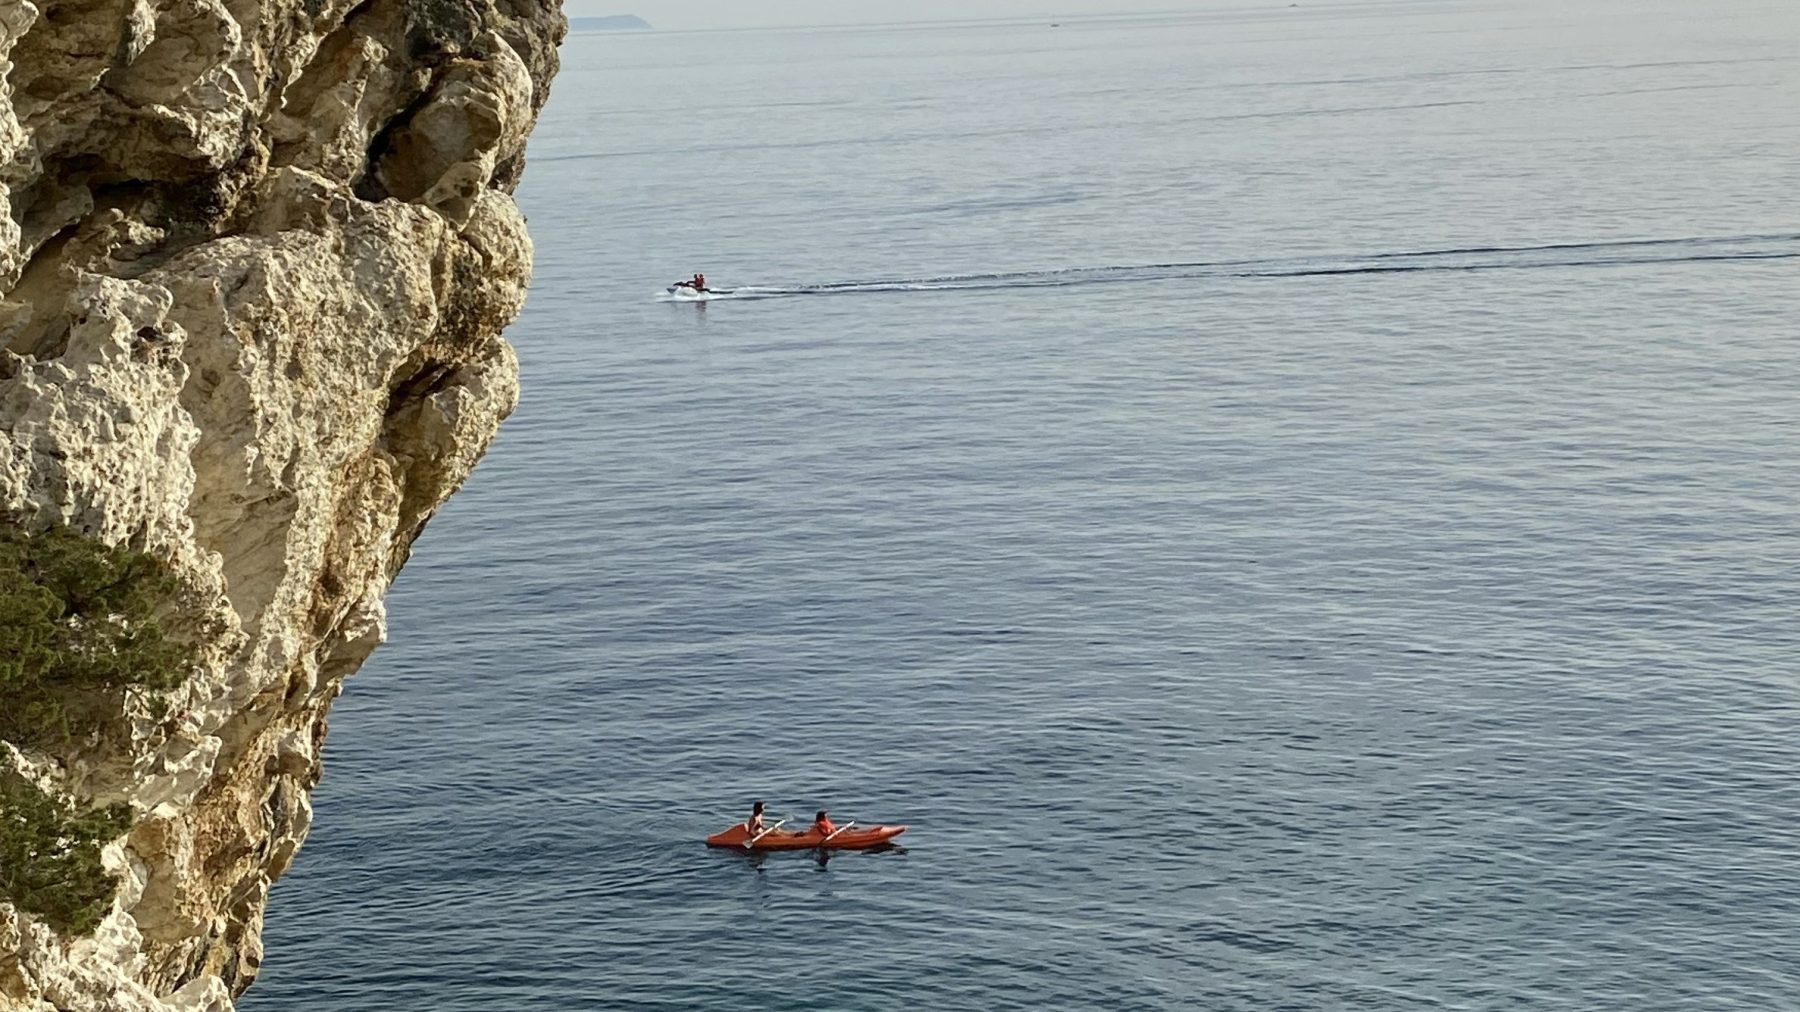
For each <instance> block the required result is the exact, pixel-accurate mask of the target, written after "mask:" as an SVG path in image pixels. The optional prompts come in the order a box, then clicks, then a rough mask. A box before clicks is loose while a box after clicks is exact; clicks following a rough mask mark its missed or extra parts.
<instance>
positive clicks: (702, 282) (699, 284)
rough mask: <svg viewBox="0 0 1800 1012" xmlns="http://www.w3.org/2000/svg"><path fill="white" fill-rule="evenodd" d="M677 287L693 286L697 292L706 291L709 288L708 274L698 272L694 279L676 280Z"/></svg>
mask: <svg viewBox="0 0 1800 1012" xmlns="http://www.w3.org/2000/svg"><path fill="white" fill-rule="evenodd" d="M675 287H676V288H692V289H693V290H694V291H696V292H704V291H706V290H707V288H706V275H704V274H699V273H696V274H695V275H694V279H693V280H692V281H677V282H675Z"/></svg>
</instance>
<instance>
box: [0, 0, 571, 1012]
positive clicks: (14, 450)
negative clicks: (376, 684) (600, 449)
mask: <svg viewBox="0 0 1800 1012" xmlns="http://www.w3.org/2000/svg"><path fill="white" fill-rule="evenodd" d="M557 3H558V0H361V2H356V0H30V2H27V0H0V211H3V212H4V213H0V433H4V438H0V511H7V512H12V513H15V514H21V515H25V516H28V517H32V518H36V519H38V520H41V521H43V522H51V521H61V522H66V523H68V524H70V525H72V526H74V527H76V528H78V529H79V530H82V531H85V532H87V533H89V534H92V535H95V536H97V537H99V538H101V539H103V540H105V541H107V542H109V543H114V544H130V545H132V546H134V547H136V548H139V549H142V550H145V551H148V552H150V553H152V554H155V555H158V556H160V557H163V558H167V559H170V560H172V561H173V563H174V565H175V566H176V568H177V569H178V571H179V572H180V573H181V575H182V576H183V577H184V578H185V579H186V580H187V581H189V582H190V583H192V584H193V585H194V586H195V587H198V588H199V589H200V591H201V595H202V597H203V599H204V600H205V601H206V602H207V603H206V608H209V609H210V615H209V622H210V624H211V626H212V627H213V628H214V629H215V630H216V633H215V635H213V636H211V637H209V639H208V640H207V645H206V653H205V663H204V665H203V666H202V669H201V670H197V671H196V672H194V674H193V677H191V678H190V679H189V680H188V681H187V683H186V684H185V685H184V686H183V687H181V688H179V689H177V690H176V691H175V693H174V696H173V698H172V699H170V700H169V702H170V703H171V704H172V705H171V706H170V708H169V710H168V712H167V713H166V715H161V716H158V715H157V714H158V712H159V711H158V710H156V709H153V708H150V707H147V706H144V705H142V701H141V700H140V701H139V702H137V703H134V704H132V705H133V706H134V707H135V709H133V711H132V712H130V713H129V714H127V715H126V716H127V718H128V726H129V728H130V732H129V734H128V735H127V737H128V738H129V740H128V741H118V740H106V741H101V740H99V739H90V740H86V741H78V742H75V743H73V744H71V745H70V746H69V747H67V748H63V749H56V748H50V749H33V750H23V751H22V750H19V749H16V748H14V747H13V746H12V745H10V744H4V743H0V758H3V757H8V756H10V757H11V759H12V761H13V762H14V763H15V764H16V765H17V766H18V767H19V768H21V769H23V770H25V771H27V772H28V773H29V774H30V775H31V776H33V777H34V778H36V779H37V780H39V781H40V782H43V783H45V784H48V785H51V786H52V787H53V788H54V789H55V790H57V791H59V792H62V793H66V794H68V795H71V796H73V797H74V798H77V799H80V800H81V801H83V802H92V803H110V802H118V801H123V802H127V803H129V805H130V806H131V810H132V813H133V817H134V825H133V827H132V828H131V830H130V832H129V833H128V835H126V836H124V837H123V838H121V839H119V840H118V841H116V842H114V843H112V844H111V845H109V846H108V847H107V848H106V849H105V851H104V857H105V860H106V861H107V863H108V865H109V867H111V868H112V869H113V870H115V871H116V872H117V873H118V876H119V879H120V882H121V888H120V890H119V892H118V895H117V898H116V900H115V901H114V903H113V905H112V906H111V908H110V912H109V913H108V914H107V915H106V917H105V918H104V920H103V921H102V923H101V925H100V927H99V929H98V931H97V932H95V933H94V934H93V935H92V936H90V937H82V938H66V937H61V936H59V935H58V934H57V933H56V932H55V931H53V930H51V929H50V928H49V927H48V926H47V925H46V924H44V923H41V922H40V921H38V920H36V919H34V918H33V917H32V916H31V915H28V914H25V913H22V912H21V911H19V910H16V909H14V908H13V907H11V906H9V905H7V904H5V903H0V1009H8V1010H10V1009H33V1010H47V1009H120V1010H140V1009H142V1010H148V1009H193V1010H198V1009H210V1010H225V1009H229V1008H231V1006H232V1001H233V998H234V997H235V996H236V995H238V994H240V993H241V992H242V991H243V990H244V988H246V987H247V986H249V984H250V982H251V981H252V979H253V978H254V977H255V975H256V972H257V968H258V965H259V963H260V959H261V944H260V940H259V939H260V930H261V923H262V915H263V907H264V903H265V901H266V899H267V896H268V890H269V884H270V882H271V880H273V879H274V878H275V877H277V876H279V875H280V874H281V873H282V872H283V871H284V870H285V869H286V868H287V867H288V865H289V863H290V862H291V861H292V860H293V858H294V852H295V850H296V848H298V847H299V845H300V843H301V841H302V840H303V839H304V838H305V836H306V832H307V827H308V824H309V821H310V817H311V809H310V807H309V804H308V792H309V791H310V790H311V788H312V787H313V785H314V784H315V782H316V781H317V780H318V777H319V746H320V742H321V740H322V739H323V736H324V733H325V719H326V711H327V709H328V708H329V706H330V703H331V700H332V699H333V698H334V697H335V696H336V694H337V693H338V691H339V688H340V686H341V684H342V681H343V679H344V678H345V677H346V676H347V675H349V674H350V673H351V672H353V671H354V670H356V668H357V666H358V665H360V664H361V663H362V661H363V660H364V658H366V657H367V656H368V654H369V652H370V651H371V650H372V649H373V648H374V646H375V645H376V644H377V643H378V642H380V640H381V638H382V636H383V628H384V612H383V605H382V601H383V595H384V593H385V591H386V589H387V587H388V584H389V582H390V581H391V579H392V578H393V576H394V574H395V573H396V571H397V570H398V569H399V567H400V565H401V564H402V563H403V562H404V560H405V558H406V556H407V553H408V550H409V548H410V546H411V545H412V542H413V539H414V538H416V537H417V536H418V534H419V532H420V530H421V529H422V528H423V526H424V525H425V523H426V521H427V520H428V519H429V518H430V517H431V515H432V513H433V511H435V510H436V509H437V508H438V506H439V505H440V504H441V503H442V502H443V501H444V500H445V498H446V497H448V496H449V495H450V493H451V492H452V491H453V490H454V489H455V488H456V487H457V486H458V485H459V483H461V482H462V481H463V479H464V478H465V477H466V476H467V475H468V473H469V470H470V468H471V467H473V466H474V464H475V462H476V460H477V459H478V458H479V457H480V456H481V454H482V452H483V450H484V449H485V447H486V445H487V443H488V441H489V440H490V439H491V438H492V436H493V434H494V432H495V430H496V428H497V426H498V425H499V423H500V421H501V420H502V419H503V418H504V417H505V416H506V414H507V413H508V412H509V411H510V410H511V408H512V406H513V403H514V400H515V397H516V391H517V369H516V363H515V361H514V358H513V355H512V351H511V349H510V348H509V347H508V346H507V344H506V343H505V342H504V341H503V340H502V339H501V336H500V332H501V330H502V328H503V327H505V326H506V325H507V324H508V323H509V322H510V321H511V320H512V318H513V317H514V315H515V314H516V313H517V312H518V310H519V307H520V305H521V302H522V300H523V298H524V293H525V286H526V282H527V279H528V276H529V271H530V259H531V246H530V243H529V240H528V239H527V237H526V233H525V227H524V223H523V220H522V219H521V217H520V215H519V212H518V210H517V208H516V207H515V206H514V204H513V202H512V199H511V197H510V196H509V195H508V194H509V193H510V191H511V189H512V187H513V185H514V184H515V183H516V182H517V180H518V177H519V173H520V171H521V169H522V167H523V161H522V154H523V149H524V144H525V138H526V135H527V133H528V131H529V130H530V128H531V126H532V123H533V121H534V118H535V116H536V113H537V111H538V109H539V107H540V106H541V105H542V103H543V101H544V99H545V97H546V90H547V87H548V84H549V80H550V77H551V76H552V75H553V74H554V72H555V69H556V46H557V44H558V42H559V41H560V39H561V36H562V32H563V19H562V16H561V14H560V12H559V11H558V9H557ZM5 704H6V701H5V700H0V706H4V705H5Z"/></svg>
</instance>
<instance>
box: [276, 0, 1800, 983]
mask: <svg viewBox="0 0 1800 1012" xmlns="http://www.w3.org/2000/svg"><path fill="white" fill-rule="evenodd" d="M564 60H565V69H564V71H563V75H562V77H561V78H560V79H559V80H558V82H557V85H556V91H555V95H554V98H553V99H552V101H551V103H550V105H549V107H548V109H547V110H546V112H545V115H544V119H543V123H542V126H541V127H540V129H539V132H538V134H537V136H536V138H535V140H534V142H533V149H532V150H533V155H534V158H533V161H532V165H531V169H530V171H529V173H528V174H527V176H526V180H525V184H524V186H523V187H522V188H521V190H520V200H521V203H522V204H523V205H524V207H525V208H526V210H527V212H528V213H529V215H530V216H531V218H532V225H533V231H534V233H535V235H536V237H537V242H538V255H539V271H538V277H537V281H536V286H535V289H534V291H533V295H532V300H531V303H530V306H529V308H528V309H527V311H526V313H525V315H524V317H523V318H522V319H521V320H520V322H519V324H518V326H517V327H516V328H515V329H514V331H513V336H514V338H515V340H516V341H517V343H518V346H519V349H520V354H521V357H522V359H523V362H524V371H525V384H526V385H525V391H526V392H525V397H524V402H523V404H522V405H521V407H520V410H519V413H518V415H517V416H516V417H515V418H514V420H513V421H512V422H511V423H510V424H509V425H508V426H507V428H506V429H505V432H504V434H503V436H502V438H501V439H500V441H499V443H498V444H497V446H496V447H495V449H494V452H493V454H492V456H491V457H490V458H489V460H488V461H487V463H485V464H484V465H483V467H482V469H481V470H480V472H479V473H478V474H477V476H476V477H475V479H474V480H473V481H471V482H470V484H469V486H468V488H467V490H466V491H464V492H463V493H462V495H461V496H459V497H458V498H457V499H456V500H455V501H454V502H453V503H452V504H451V505H450V506H449V507H448V508H447V509H446V510H445V511H444V512H443V514H442V515H441V516H440V517H439V518H438V519H437V521H436V522H435V523H434V524H433V526H432V528H431V530H430V532H429V533H428V535H427V536H426V538H425V540H424V541H423V542H422V543H421V545H420V547H419V551H418V552H417V554H416V556H415V557H414V559H413V562H412V564H411V565H410V566H409V567H408V569H407V570H406V573H405V575H404V576H403V577H402V578H401V580H400V582H399V584H398V585H397V586H396V587H395V589H394V592H393V595H392V598H391V602H390V604H391V607H392V613H393V630H392V642H391V643H390V644H389V645H388V646H387V647H385V648H384V649H383V650H382V651H380V652H379V653H378V654H377V655H376V657H375V659H374V660H373V661H372V662H371V663H370V664H369V665H368V667H367V668H366V669H365V671H364V672H363V673H362V674H360V675H358V676H357V678H356V679H355V680H354V681H353V682H352V683H351V686H350V689H349V691H348V693H347V694H346V695H345V697H344V699H343V700H342V702H341V703H340V704H339V706H338V708H337V711H336V714H335V719H334V724H333V730H332V737H331V741H330V745H329V747H328V749H327V774H326V779H325V782H324V784H323V786H322V787H321V789H320V791H319V793H318V796H317V806H318V819H317V828H316V829H315V830H314V832H313V836H312V840H311V842H310V843H309V844H308V846H307V848H306V850H305V852H304V853H303V854H302V856H301V859H300V861H299V863H298V866H297V868H296V870H295V871H294V873H293V874H292V875H291V876H290V877H289V878H287V879H286V880H285V881H283V882H282V883H281V885H280V886H279V887H278V888H277V889H276V890H275V895H274V900H273V903H272V905H271V908H270V913H269V920H268V945H269V954H270V955H269V960H268V965H267V969H266V971H265V973H264V976H263V979H262V981H261V982H260V983H258V985H257V986H256V988H255V989H254V990H252V991H251V993H250V996H249V998H248V999H247V1001H246V1002H245V1008H246V1009H250V1010H261V1012H272V1010H276V1009H305V1010H308V1012H316V1010H343V1012H350V1010H357V1012H363V1010H369V1009H421V1010H498V1009H543V1010H553V1009H555V1010H560V1009H571V1010H573V1009H613V1008H619V1009H626V1008H629V1009H657V1008H663V1009H698V1008H709V1009H724V1008H739V1009H742V1008H771V1007H786V1006H790V1005H810V1006H812V1007H818V1008H832V1009H898V1008H922V1009H970V1010H991V1009H1027V1008H1090V1007H1094V1008H1098V1007H1107V1008H1124V1009H1194V1008H1204V1009H1232V1010H1236V1009H1242V1010H1262V1009H1337V1008H1349V1007H1366V1008H1377V1009H1408V1008H1444V1009H1480V1010H1485V1009H1502V1008H1525V1007H1530V1008H1567V1009H1582V1010H1586V1009H1633V1010H1645V1009H1755V1010H1767V1009H1776V1008H1787V1009H1794V1008H1800V963H1797V962H1796V960H1795V958H1794V953H1795V952H1796V951H1797V950H1800V828H1797V826H1796V822H1795V817H1796V815H1797V814H1800V786H1797V784H1796V770H1800V735H1796V733H1795V730H1796V719H1797V718H1800V694H1797V690H1800V675H1797V672H1796V662H1797V657H1800V628H1797V626H1796V622H1795V601H1796V600H1797V599H1800V355H1797V354H1796V351H1797V347H1796V341H1797V338H1800V333H1797V327H1800V323H1797V320H1800V314H1797V310H1800V304H1797V303H1800V298H1797V296H1800V206H1797V205H1796V202H1795V195H1796V194H1797V193H1800V8H1796V7H1795V5H1793V4H1791V3H1786V2H1781V3H1776V2H1749V0H1744V2H1738V0H1727V2H1718V0H1682V2H1648V3H1645V2H1635V0H1634V2H1631V3H1625V2H1592V3H1581V4H1568V3H1561V2H1558V3H1549V2H1543V3H1537V2H1529V0H1497V2H1474V3H1465V2H1456V0H1445V2H1432V3H1422V2H1421V3H1407V2H1401V3H1350V4H1329V5H1315V4H1306V5H1304V6H1301V7H1298V8H1289V7H1287V6H1286V5H1285V4H1273V5H1254V6H1252V5H1240V6H1232V7H1217V8H1209V9H1206V10H1203V11H1201V12H1199V13H1195V14H1192V15H1182V16H1163V17H1142V18H1130V19H1113V20H1068V21H1065V22H1064V23H1063V25H1062V27H1060V28H1053V27H1051V25H1050V23H1049V22H1048V21H1047V20H1038V21H1031V22H1017V23H1005V24H978V25H959V26H923V27H914V28H905V29H888V30H880V31H871V30H855V31H852V30H806V31H780V32H773V31H771V32H741V33H717V34H708V33H654V34H636V35H623V34H621V35H585V36H576V37H572V38H571V39H570V40H569V43H568V45H567V47H566V50H565V53H564ZM695 270H703V271H705V272H706V273H707V274H708V275H709V276H710V278H711V280H712V282H713V283H714V284H715V285H719V286H724V287H737V286H744V287H756V288H761V289H764V291H763V292H761V293H758V295H757V297H755V298H729V299H721V300H718V301H714V302H711V303H707V304H704V305H696V304H671V303H668V302H661V301H657V299H656V298H655V296H656V294H657V292H658V290H659V289H660V288H661V287H662V286H663V285H665V284H667V283H668V282H670V281H672V280H674V279H675V278H677V277H682V276H685V275H686V274H688V273H690V272H692V271H695ZM753 798H766V799H768V801H769V802H770V804H771V807H772V808H773V809H774V810H776V811H777V812H778V813H780V814H788V813H793V814H796V815H802V816H803V815H805V814H806V813H810V812H811V810H812V809H814V808H815V807H819V806H829V807H830V808H831V809H832V811H833V813H834V814H835V815H836V816H837V817H838V818H839V819H840V820H844V819H856V820H859V821H862V822H882V821H886V822H905V823H908V824H910V825H911V826H912V830H911V832H909V833H908V834H907V835H906V836H905V837H904V838H903V842H904V843H905V844H906V847H905V849H904V851H903V852H894V853H887V854H878V855H854V854H846V855H841V856H836V857H833V858H832V859H831V860H830V861H829V862H828V863H820V862H818V861H817V860H815V859H813V858H812V857H811V856H809V855H804V854H802V855H781V856H772V857H769V858H767V859H766V860H758V859H751V858H747V857H745V856H742V855H736V854H731V853H720V852H712V851H708V850H707V849H705V848H704V847H703V846H701V843H700V840H701V838H702V837H703V836H705V835H706V834H707V833H708V832H711V831H714V830H717V829H719V828H722V827H724V826H725V825H726V824H728V823H729V822H731V821H733V820H734V819H738V818H741V817H742V815H743V813H744V810H745V808H746V807H747V805H748V803H749V801H750V800H751V799H753Z"/></svg>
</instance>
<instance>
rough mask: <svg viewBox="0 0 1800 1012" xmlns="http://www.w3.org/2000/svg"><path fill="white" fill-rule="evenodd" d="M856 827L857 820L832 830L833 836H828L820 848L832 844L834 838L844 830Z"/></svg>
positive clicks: (821, 842)
mask: <svg viewBox="0 0 1800 1012" xmlns="http://www.w3.org/2000/svg"><path fill="white" fill-rule="evenodd" d="M854 825H856V820H855V819H851V820H850V821H849V822H846V823H844V824H843V825H841V826H839V827H838V828H836V829H834V830H832V831H831V836H827V837H826V838H825V839H823V840H820V841H819V846H821V847H823V846H825V845H826V844H828V843H830V842H831V837H832V836H836V835H838V834H839V833H842V832H843V831H844V830H846V829H849V828H850V827H851V826H854Z"/></svg>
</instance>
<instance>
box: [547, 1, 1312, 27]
mask: <svg viewBox="0 0 1800 1012" xmlns="http://www.w3.org/2000/svg"><path fill="white" fill-rule="evenodd" d="M1216 6H1219V3H1218V0H1213V2H1210V3H1207V2H1192V0H1190V2H1182V0H565V2H564V5H563V10H564V12H565V13H567V14H568V15H569V16H570V17H587V16H593V15H602V14H636V15H637V16H638V17H641V18H643V19H644V20H645V21H648V22H650V23H651V24H652V25H654V26H655V27H657V28H751V27H756V26H775V25H842V24H864V23H870V22H877V23H879V22H892V21H936V20H952V19H956V20H961V19H967V18H1027V17H1057V16H1070V15H1076V14H1127V13H1137V12H1141V11H1166V10H1180V9H1187V10H1192V9H1197V8H1201V7H1216ZM1282 6H1285V4H1282Z"/></svg>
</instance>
